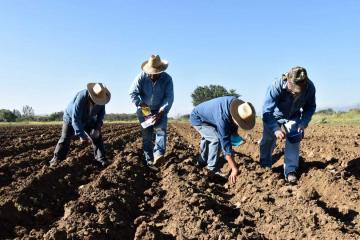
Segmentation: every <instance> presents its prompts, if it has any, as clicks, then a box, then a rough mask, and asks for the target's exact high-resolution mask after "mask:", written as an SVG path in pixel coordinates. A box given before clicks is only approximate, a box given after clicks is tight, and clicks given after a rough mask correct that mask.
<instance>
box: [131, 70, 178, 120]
mask: <svg viewBox="0 0 360 240" xmlns="http://www.w3.org/2000/svg"><path fill="white" fill-rule="evenodd" d="M129 94H130V97H131V101H132V102H133V103H134V104H135V106H137V107H139V106H140V105H141V104H142V103H145V104H146V105H148V106H149V107H150V109H151V110H152V111H158V110H159V109H160V108H161V107H163V106H166V107H165V109H164V112H165V113H166V114H167V113H168V112H169V111H170V109H171V106H172V104H173V102H174V88H173V81H172V78H171V77H170V75H169V74H167V73H166V72H162V73H160V77H159V79H157V80H156V81H155V82H153V81H152V80H151V79H150V77H149V75H148V74H147V73H145V72H141V73H140V74H139V75H138V76H136V78H135V80H134V82H133V83H132V85H131V87H130V91H129Z"/></svg>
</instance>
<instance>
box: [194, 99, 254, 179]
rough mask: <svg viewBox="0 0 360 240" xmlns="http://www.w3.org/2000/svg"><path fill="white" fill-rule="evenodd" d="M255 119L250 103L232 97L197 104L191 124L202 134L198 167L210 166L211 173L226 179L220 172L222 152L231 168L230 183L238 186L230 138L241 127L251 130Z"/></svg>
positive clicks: (236, 169) (236, 133) (237, 171)
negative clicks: (220, 153)
mask: <svg viewBox="0 0 360 240" xmlns="http://www.w3.org/2000/svg"><path fill="white" fill-rule="evenodd" d="M255 116H256V114H255V109H254V107H253V105H252V104H251V103H249V102H244V101H242V100H240V99H237V98H236V97H233V96H226V97H218V98H214V99H211V100H209V101H206V102H203V103H200V104H199V105H197V106H196V107H195V108H194V109H193V110H192V112H191V114H190V123H191V125H192V126H193V127H194V128H195V129H196V130H197V131H198V132H199V133H200V135H201V141H200V158H199V159H198V164H199V165H202V166H205V165H207V168H208V169H209V170H210V172H212V173H213V174H216V175H220V176H223V174H221V173H220V172H219V150H220V149H222V151H223V153H224V155H225V159H226V161H227V162H228V164H229V166H230V168H231V174H230V176H229V180H230V182H231V183H235V182H236V176H237V175H238V173H239V170H238V168H237V166H236V163H235V161H234V159H233V150H232V145H231V138H232V135H238V128H239V127H240V128H241V129H243V130H250V129H252V128H253V127H254V125H255ZM220 146H221V148H220Z"/></svg>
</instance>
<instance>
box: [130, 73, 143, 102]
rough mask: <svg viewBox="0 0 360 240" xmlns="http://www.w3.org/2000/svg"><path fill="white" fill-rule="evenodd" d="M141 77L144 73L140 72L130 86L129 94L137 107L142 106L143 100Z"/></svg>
mask: <svg viewBox="0 0 360 240" xmlns="http://www.w3.org/2000/svg"><path fill="white" fill-rule="evenodd" d="M141 79H142V74H139V75H138V76H136V78H135V79H134V81H133V83H132V84H131V86H130V90H129V95H130V98H131V102H132V103H134V104H135V106H136V107H138V106H140V105H141V104H142V100H141V97H140V91H141V90H140V89H141Z"/></svg>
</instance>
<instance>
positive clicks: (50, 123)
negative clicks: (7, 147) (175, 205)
mask: <svg viewBox="0 0 360 240" xmlns="http://www.w3.org/2000/svg"><path fill="white" fill-rule="evenodd" d="M137 122H138V121H137V120H133V121H105V123H106V124H116V123H137ZM62 123H63V121H53V122H35V121H28V122H26V121H24V122H0V126H27V125H61V124H62Z"/></svg>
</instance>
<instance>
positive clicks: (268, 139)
mask: <svg viewBox="0 0 360 240" xmlns="http://www.w3.org/2000/svg"><path fill="white" fill-rule="evenodd" d="M275 146H276V136H275V134H274V133H273V132H272V131H271V130H270V129H269V128H268V127H267V126H266V124H265V123H263V135H262V138H261V142H260V164H261V166H263V167H269V168H271V166H272V164H273V161H272V152H273V151H274V148H275ZM299 151H300V142H298V143H290V142H289V141H288V140H287V139H286V142H285V161H284V175H285V178H287V175H288V174H289V173H290V172H296V170H297V169H298V167H299Z"/></svg>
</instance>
